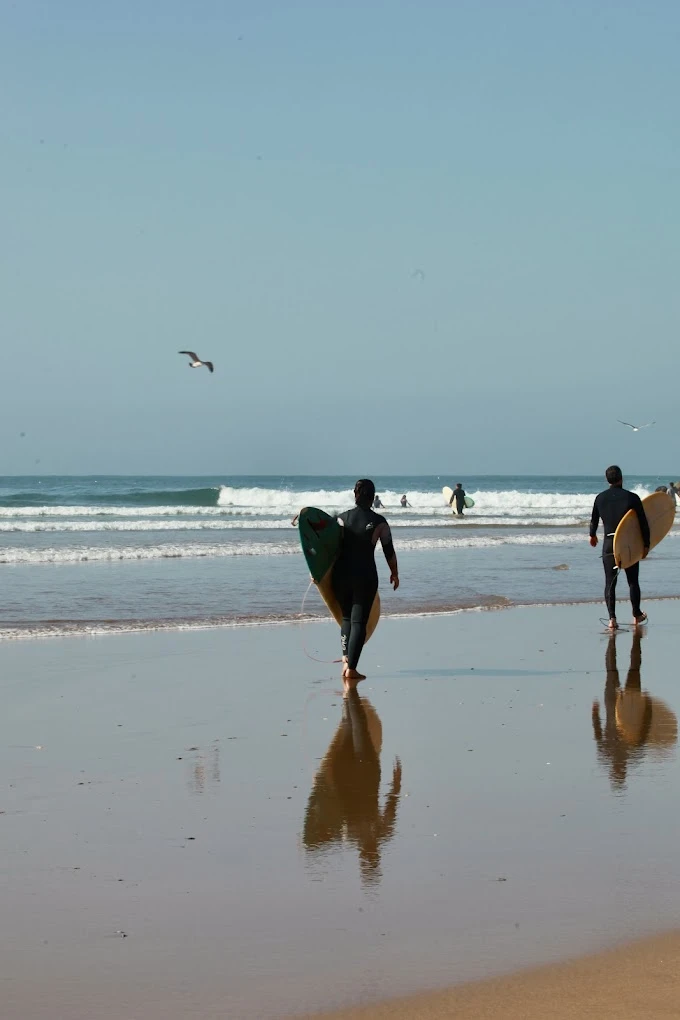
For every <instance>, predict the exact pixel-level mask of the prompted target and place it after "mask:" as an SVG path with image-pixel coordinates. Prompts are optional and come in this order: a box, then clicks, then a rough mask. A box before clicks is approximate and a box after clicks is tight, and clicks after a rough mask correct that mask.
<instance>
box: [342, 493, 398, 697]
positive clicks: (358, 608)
mask: <svg viewBox="0 0 680 1020" xmlns="http://www.w3.org/2000/svg"><path fill="white" fill-rule="evenodd" d="M374 497H375V485H374V484H373V482H372V481H370V479H368V478H360V479H359V481H358V482H357V483H356V485H355V486H354V499H355V500H356V506H355V507H354V509H353V510H346V511H345V513H344V514H340V515H339V516H338V523H339V524H340V525H342V528H343V537H342V545H341V547H340V555H339V556H338V558H337V560H336V561H335V566H334V567H333V590H334V591H335V594H336V596H337V599H338V602H339V603H340V607H341V609H342V626H341V628H340V642H341V644H342V661H343V672H342V675H343V679H344V681H345V685H346V686H347V687H353V686H354V685H355V684H356V682H357V681H358V680H365V679H366V678H365V677H364V675H363V674H362V673H358V672H357V666H358V664H359V656H360V655H361V649H362V648H363V647H364V641H365V640H366V624H367V623H368V617H369V615H370V612H371V606H372V605H373V599H374V598H375V595H376V592H377V590H378V571H377V569H376V566H375V547H376V545H377V544H378V541H380V544H381V545H382V548H383V552H384V554H385V559H386V560H387V565H388V567H389V568H390V583H391V585H392V587H393V588H394V590H395V591H396V590H397V588H398V587H399V569H398V567H397V557H396V554H395V552H394V546H393V545H392V534H391V532H390V526H389V524H388V523H387V521H386V520H385V518H384V517H382V516H381V515H380V514H376V513H375V512H374V511H373V510H372V509H371V504H372V503H373V499H374Z"/></svg>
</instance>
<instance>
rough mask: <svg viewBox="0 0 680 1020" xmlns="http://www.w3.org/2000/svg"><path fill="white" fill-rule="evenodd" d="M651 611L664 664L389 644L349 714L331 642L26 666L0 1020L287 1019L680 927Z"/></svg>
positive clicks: (427, 624)
mask: <svg viewBox="0 0 680 1020" xmlns="http://www.w3.org/2000/svg"><path fill="white" fill-rule="evenodd" d="M648 608H650V616H651V619H652V625H651V626H650V628H649V634H648V635H647V636H645V637H643V638H642V641H641V642H637V641H635V640H634V635H633V634H632V633H630V632H627V633H622V634H620V635H619V636H617V637H616V638H615V639H612V641H611V642H610V641H609V640H608V638H607V637H606V636H605V635H603V634H601V632H600V624H599V622H598V619H597V617H598V610H597V609H596V608H595V607H587V606H577V607H563V608H558V609H554V608H548V609H541V608H535V609H527V610H510V611H507V612H498V613H491V614H488V613H484V614H464V615H462V616H457V617H450V618H429V619H408V620H386V621H383V622H382V623H381V625H380V627H379V629H378V631H377V632H376V635H375V637H374V638H373V639H372V641H371V642H370V644H369V645H368V646H367V648H366V650H365V653H364V657H363V659H362V665H363V666H365V667H366V670H367V672H369V674H370V679H369V680H367V681H366V683H365V684H363V685H362V687H361V689H360V695H361V697H357V698H356V699H355V700H353V701H352V702H351V703H349V704H348V703H347V702H345V703H343V699H342V696H341V694H340V693H339V689H338V688H339V685H338V681H337V675H336V672H335V671H336V669H337V667H335V666H331V665H324V664H320V663H315V662H312V661H310V660H309V659H307V658H305V657H304V656H303V654H302V652H301V640H302V639H303V637H304V638H305V639H307V638H309V634H310V632H313V633H314V637H313V639H312V644H313V645H314V646H315V647H316V648H318V651H319V653H320V655H322V656H325V657H327V658H331V656H332V654H333V652H334V650H335V629H334V628H332V627H331V626H329V625H325V624H314V625H308V626H307V627H306V628H305V634H303V633H301V632H300V630H299V629H297V628H294V627H281V628H272V629H267V628H259V629H258V630H257V631H252V630H250V631H249V630H234V631H221V632H208V633H203V634H191V633H188V634H172V635H165V634H148V635H133V636H129V637H117V638H106V639H98V640H96V641H91V642H83V641H75V640H64V641H61V642H58V643H52V642H49V643H19V644H5V645H3V646H2V647H0V667H2V668H1V676H2V685H3V705H4V710H3V715H2V718H1V719H0V763H1V765H2V770H3V773H4V775H5V777H6V787H5V794H4V797H3V801H2V803H1V804H0V810H2V811H4V814H2V815H0V834H1V835H0V838H1V840H2V844H1V845H2V849H3V861H4V863H3V866H2V886H3V905H4V907H5V910H4V911H3V916H4V917H5V924H4V927H3V929H2V931H3V935H2V945H3V961H4V965H3V973H4V982H3V988H4V996H5V1007H6V1008H5V1011H4V1013H3V1015H4V1017H5V1018H6V1020H18V1018H19V1017H21V1018H24V1017H26V1016H31V1017H34V1018H36V1020H43V1018H47V1017H49V1018H50V1020H52V1018H53V1017H54V1016H55V1015H59V1016H64V1017H69V1018H78V1020H80V1018H81V1017H82V1018H83V1020H84V1018H85V1017H87V1018H90V1017H91V1016H94V1015H96V1016H97V1017H98V1018H106V1020H108V1018H109V1017H110V1018H113V1017H120V1016H121V1015H127V1014H130V1015H135V1011H137V1012H139V1013H140V1014H142V1013H143V1015H144V1016H145V1018H147V1020H150V1018H153V1020H155V1018H156V1017H158V1018H160V1017H161V1016H162V1017H163V1018H166V1020H167V1018H169V1020H174V1018H177V1020H179V1018H180V1017H182V1018H184V1017H187V1016H189V1017H190V1016H201V1017H206V1016H213V1015H215V1016H218V1015H219V1016H234V1017H239V1018H243V1020H250V1018H255V1017H258V1018H266V1017H280V1016H284V1015H286V1014H287V1013H294V1012H302V1011H305V1010H312V1009H319V1008H322V1007H329V1006H334V1005H342V1004H344V1003H346V1002H350V1001H357V1000H364V999H370V998H372V997H381V996H386V995H394V994H398V993H401V992H408V991H412V990H417V989H420V988H425V987H433V986H437V985H441V984H447V983H451V982H455V981H459V980H465V979H470V978H476V977H483V976H486V975H488V974H491V973H497V972H501V971H504V970H509V969H512V968H515V967H519V966H523V965H528V964H532V963H537V962H541V961H547V960H553V959H559V958H562V957H565V956H568V955H571V954H574V953H577V952H585V951H588V950H590V949H595V948H599V947H601V946H605V945H609V944H612V943H615V942H617V941H620V940H623V939H627V938H629V937H633V936H637V935H643V934H646V933H648V932H651V931H657V930H660V929H663V928H665V927H670V926H672V925H675V924H676V923H677V916H678V909H679V908H680V882H679V881H678V879H679V878H680V860H679V858H678V855H677V846H678V838H679V837H680V819H678V815H677V811H676V810H675V803H676V800H677V787H678V780H679V778H680V776H679V771H678V761H677V756H676V741H677V722H676V713H677V711H678V710H679V708H680V695H678V693H677V666H676V662H677V638H678V634H677V622H676V621H677V604H676V603H673V602H668V603H655V604H654V605H653V606H652V607H648ZM614 650H615V653H616V661H614ZM640 656H641V661H640ZM595 699H596V700H597V701H598V702H599V713H595V712H594V709H593V701H594V700H595ZM126 1011H127V1012H126Z"/></svg>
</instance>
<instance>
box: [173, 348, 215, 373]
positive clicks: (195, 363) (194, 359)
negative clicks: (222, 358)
mask: <svg viewBox="0 0 680 1020" xmlns="http://www.w3.org/2000/svg"><path fill="white" fill-rule="evenodd" d="M177 353H178V354H188V355H189V357H190V358H191V361H190V362H189V368H200V367H201V366H202V365H205V367H206V368H207V369H209V370H210V371H211V372H213V371H214V368H213V363H212V361H201V359H200V358H199V356H198V354H194V352H193V351H178V352H177Z"/></svg>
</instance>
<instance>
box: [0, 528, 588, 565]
mask: <svg viewBox="0 0 680 1020" xmlns="http://www.w3.org/2000/svg"><path fill="white" fill-rule="evenodd" d="M580 542H582V538H577V537H576V536H575V535H570V534H565V533H560V532H555V533H552V534H551V533H547V534H546V533H545V532H544V533H541V534H531V533H530V534H519V535H518V534H507V533H504V534H498V535H493V534H482V535H479V534H473V533H467V534H455V535H447V536H442V537H439V536H437V537H435V536H428V537H422V538H410V539H407V540H405V541H401V542H399V544H398V551H399V552H400V553H401V552H430V551H453V550H456V549H490V548H497V547H499V546H534V547H535V546H569V545H572V546H573V545H575V544H577V543H580ZM299 553H300V546H299V544H298V541H297V536H294V535H291V538H290V540H288V541H279V542H257V541H237V542H228V543H225V544H217V543H214V544H213V543H208V542H184V543H174V542H164V543H160V544H156V545H140V546H115V545H112V546H106V545H92V546H72V547H63V548H59V547H56V546H55V547H50V548H45V549H39V548H23V547H21V546H14V547H7V548H4V549H0V564H13V565H22V564H41V563H97V562H100V563H101V562H114V561H120V560H161V559H191V558H197V557H198V558H202V559H205V558H227V557H233V556H290V555H298V554H299Z"/></svg>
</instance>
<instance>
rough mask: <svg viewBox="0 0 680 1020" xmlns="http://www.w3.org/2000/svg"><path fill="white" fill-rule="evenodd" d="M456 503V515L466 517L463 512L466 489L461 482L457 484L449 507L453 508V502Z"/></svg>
mask: <svg viewBox="0 0 680 1020" xmlns="http://www.w3.org/2000/svg"><path fill="white" fill-rule="evenodd" d="M454 500H455V502H456V513H457V514H458V516H459V517H464V516H465V514H464V513H463V510H464V509H465V489H464V488H463V486H462V485H461V483H460V482H456V487H455V489H454V490H453V492H452V494H451V499H450V500H449V506H453V502H454Z"/></svg>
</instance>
